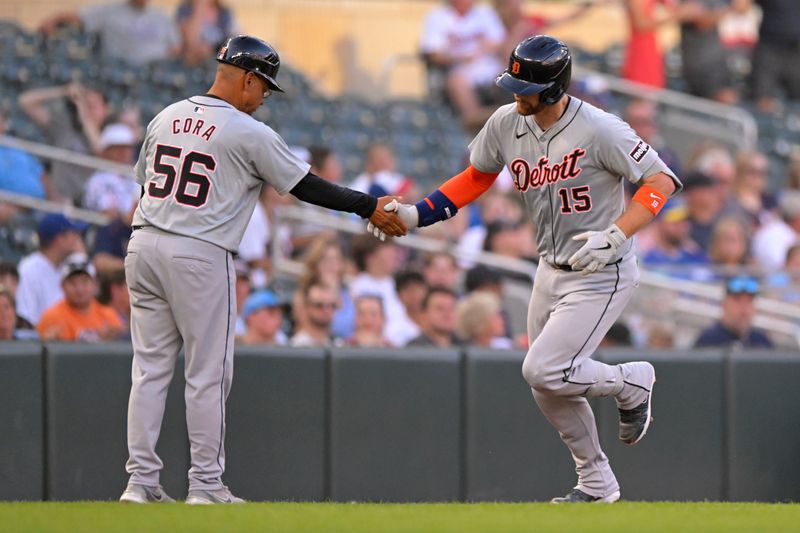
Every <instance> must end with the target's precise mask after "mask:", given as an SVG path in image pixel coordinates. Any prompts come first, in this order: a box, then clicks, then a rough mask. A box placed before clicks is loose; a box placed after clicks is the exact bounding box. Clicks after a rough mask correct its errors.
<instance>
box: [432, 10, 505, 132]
mask: <svg viewBox="0 0 800 533" xmlns="http://www.w3.org/2000/svg"><path fill="white" fill-rule="evenodd" d="M504 38H505V29H504V28H503V23H502V22H501V21H500V18H499V17H498V16H497V13H495V11H494V10H493V9H492V8H491V7H490V6H486V5H475V2H474V0H447V1H445V2H443V3H442V5H439V6H437V7H435V8H433V9H432V10H431V11H430V12H428V14H427V16H426V17H425V21H424V25H423V30H422V35H421V38H420V40H421V48H422V53H423V54H424V55H425V57H426V59H427V61H428V63H429V64H430V65H431V66H432V68H438V69H443V70H444V71H445V72H446V78H447V81H446V87H447V95H448V97H449V99H450V101H451V103H452V104H453V106H454V107H455V109H456V110H457V111H458V113H459V115H460V117H461V119H462V121H463V122H464V124H465V126H467V127H469V128H478V127H480V126H482V125H483V123H484V122H485V121H486V119H487V118H489V115H491V113H492V111H493V109H492V108H491V107H488V106H486V105H485V104H484V103H483V102H482V101H481V96H480V94H479V90H481V89H484V90H489V91H493V88H494V80H495V78H496V77H497V75H498V74H499V73H500V71H501V70H503V66H504V64H505V58H503V60H500V59H499V58H498V52H499V51H500V49H501V46H502V44H503V39H504Z"/></svg>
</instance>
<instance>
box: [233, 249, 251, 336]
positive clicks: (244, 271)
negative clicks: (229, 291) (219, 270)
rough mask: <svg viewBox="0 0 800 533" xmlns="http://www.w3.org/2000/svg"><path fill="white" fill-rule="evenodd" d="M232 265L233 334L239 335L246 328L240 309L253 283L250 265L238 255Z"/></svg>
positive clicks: (242, 333)
mask: <svg viewBox="0 0 800 533" xmlns="http://www.w3.org/2000/svg"><path fill="white" fill-rule="evenodd" d="M233 267H234V270H235V271H236V282H235V285H234V292H235V293H236V325H235V326H234V335H235V336H236V337H241V336H242V335H244V332H245V330H246V329H247V327H246V325H245V323H244V317H243V316H242V309H243V308H244V302H245V300H247V297H248V296H250V293H251V292H253V284H252V283H251V282H250V267H248V266H247V263H246V262H244V261H243V260H242V259H241V258H240V257H237V258H236V259H234V260H233Z"/></svg>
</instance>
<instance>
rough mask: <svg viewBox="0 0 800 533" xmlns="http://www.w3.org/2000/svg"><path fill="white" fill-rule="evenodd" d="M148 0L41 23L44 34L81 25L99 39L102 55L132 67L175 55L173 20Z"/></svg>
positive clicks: (177, 41)
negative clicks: (62, 27)
mask: <svg viewBox="0 0 800 533" xmlns="http://www.w3.org/2000/svg"><path fill="white" fill-rule="evenodd" d="M149 3H150V2H149V0H121V1H117V2H111V3H103V4H97V5H92V6H85V7H83V8H82V9H81V10H80V11H70V12H65V13H60V14H57V15H55V16H53V17H50V18H48V19H47V20H45V21H44V23H42V26H41V29H42V31H43V32H44V33H45V34H48V35H49V34H52V33H53V32H54V31H55V30H56V29H57V28H58V27H59V26H63V25H80V26H82V27H83V29H85V30H86V31H87V32H89V33H96V34H97V35H98V37H99V38H100V43H101V50H102V53H103V56H104V57H106V58H108V59H113V60H117V61H123V62H125V63H129V64H131V65H135V66H144V65H146V64H148V63H151V62H153V61H160V60H162V59H168V58H170V57H174V56H176V55H177V53H178V50H179V44H180V39H179V37H178V30H177V28H176V27H175V24H174V22H173V21H172V19H171V18H170V17H169V16H168V15H167V14H166V13H164V12H163V11H162V10H161V9H160V8H158V7H152V6H148V4H149Z"/></svg>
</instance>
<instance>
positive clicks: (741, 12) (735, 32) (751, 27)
mask: <svg viewBox="0 0 800 533" xmlns="http://www.w3.org/2000/svg"><path fill="white" fill-rule="evenodd" d="M761 16H762V12H761V8H759V7H758V6H756V5H754V4H753V0H731V10H730V11H729V12H728V14H727V15H725V16H724V17H723V18H722V20H720V22H719V36H720V40H721V41H722V44H723V46H725V48H727V49H728V50H730V51H731V54H732V56H733V57H734V58H735V59H737V60H740V61H741V60H744V61H746V62H747V65H748V66H749V65H750V64H751V61H750V60H751V57H752V55H753V48H755V46H756V43H757V42H758V28H759V26H760V25H761ZM742 68H744V67H742Z"/></svg>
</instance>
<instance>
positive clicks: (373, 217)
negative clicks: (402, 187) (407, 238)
mask: <svg viewBox="0 0 800 533" xmlns="http://www.w3.org/2000/svg"><path fill="white" fill-rule="evenodd" d="M290 192H291V193H292V195H293V196H295V197H296V198H297V199H298V200H302V201H304V202H307V203H310V204H314V205H318V206H320V207H327V208H328V209H335V210H336V211H345V212H347V213H355V214H356V215H358V216H360V217H362V218H368V219H369V223H370V224H371V225H374V226H375V227H376V228H379V230H380V231H381V232H382V233H383V234H384V235H389V236H391V237H400V236H402V235H405V234H406V232H407V228H406V225H405V224H404V223H403V220H402V219H401V218H400V217H399V216H398V215H397V213H395V212H393V211H395V210H394V209H385V206H386V205H387V204H390V203H391V202H393V201H395V200H396V198H395V197H394V196H383V197H381V198H375V197H374V196H370V195H369V194H364V193H362V192H359V191H354V190H353V189H348V188H347V187H342V186H340V185H336V184H335V183H331V182H329V181H327V180H324V179H322V178H320V177H319V176H317V175H316V174H313V173H311V172H309V173H308V174H306V175H305V177H304V178H303V179H301V180H300V181H299V182H298V183H297V185H295V186H294V188H293V189H292V190H291V191H290ZM376 236H377V235H376ZM381 239H383V237H381Z"/></svg>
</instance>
